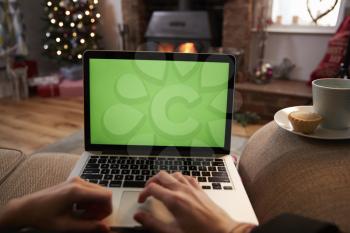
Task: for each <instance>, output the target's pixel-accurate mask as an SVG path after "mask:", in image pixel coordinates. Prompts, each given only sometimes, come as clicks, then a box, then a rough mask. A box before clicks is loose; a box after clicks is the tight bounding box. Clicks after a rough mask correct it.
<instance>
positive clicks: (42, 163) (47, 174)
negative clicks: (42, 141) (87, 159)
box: [0, 153, 79, 206]
mask: <svg viewBox="0 0 350 233" xmlns="http://www.w3.org/2000/svg"><path fill="white" fill-rule="evenodd" d="M78 158H79V156H77V155H71V154H62V153H41V154H35V155H32V156H30V157H29V158H28V159H27V160H25V161H24V162H23V163H22V164H20V165H19V166H18V167H17V169H16V170H15V171H14V172H13V173H12V174H11V175H10V176H8V178H7V179H6V180H5V181H4V182H3V183H2V184H1V186H0V206H1V205H4V204H5V203H7V202H8V201H9V200H10V199H11V198H15V197H21V196H23V195H26V194H29V193H33V192H35V191H38V190H41V189H44V188H47V187H50V186H53V185H56V184H58V183H61V182H63V181H64V180H66V179H67V177H68V175H69V173H70V171H71V170H72V168H73V166H74V164H75V162H76V161H77V160H78Z"/></svg>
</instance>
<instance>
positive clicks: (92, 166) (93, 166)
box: [85, 163, 100, 168]
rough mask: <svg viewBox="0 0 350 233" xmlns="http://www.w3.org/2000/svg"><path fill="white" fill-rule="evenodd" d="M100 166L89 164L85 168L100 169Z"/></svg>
mask: <svg viewBox="0 0 350 233" xmlns="http://www.w3.org/2000/svg"><path fill="white" fill-rule="evenodd" d="M99 166H100V165H99V164H97V163H95V164H94V163H88V164H86V166H85V168H99Z"/></svg>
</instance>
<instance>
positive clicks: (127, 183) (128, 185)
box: [123, 180, 146, 188]
mask: <svg viewBox="0 0 350 233" xmlns="http://www.w3.org/2000/svg"><path fill="white" fill-rule="evenodd" d="M145 184H146V181H128V180H126V181H124V183H123V187H125V188H143V187H145Z"/></svg>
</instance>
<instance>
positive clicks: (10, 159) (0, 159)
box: [0, 148, 26, 185]
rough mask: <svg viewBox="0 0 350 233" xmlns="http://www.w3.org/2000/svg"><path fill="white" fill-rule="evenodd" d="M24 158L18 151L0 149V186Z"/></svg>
mask: <svg viewBox="0 0 350 233" xmlns="http://www.w3.org/2000/svg"><path fill="white" fill-rule="evenodd" d="M25 158H26V156H25V155H24V154H23V153H22V152H21V151H19V150H13V149H5V148H0V185H1V184H2V183H3V182H4V180H6V179H7V177H8V176H9V175H10V174H11V172H13V171H14V170H15V169H16V168H17V166H18V165H19V164H20V163H21V162H22V161H23V160H24V159H25Z"/></svg>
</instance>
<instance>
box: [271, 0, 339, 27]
mask: <svg viewBox="0 0 350 233" xmlns="http://www.w3.org/2000/svg"><path fill="white" fill-rule="evenodd" d="M345 2H346V0H323V1H320V0H293V1H286V0H271V14H270V15H271V20H272V25H271V26H269V28H268V30H269V31H274V30H275V31H286V32H288V31H295V32H309V33H313V32H322V31H323V32H330V33H331V32H334V31H335V29H336V27H337V26H338V24H339V23H340V21H341V19H342V17H343V9H344V8H345ZM328 11H329V13H328V14H326V15H325V16H324V17H321V18H319V19H318V16H319V15H322V14H324V13H326V12H328ZM310 14H311V15H312V17H311V16H310ZM316 22H317V23H316Z"/></svg>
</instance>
